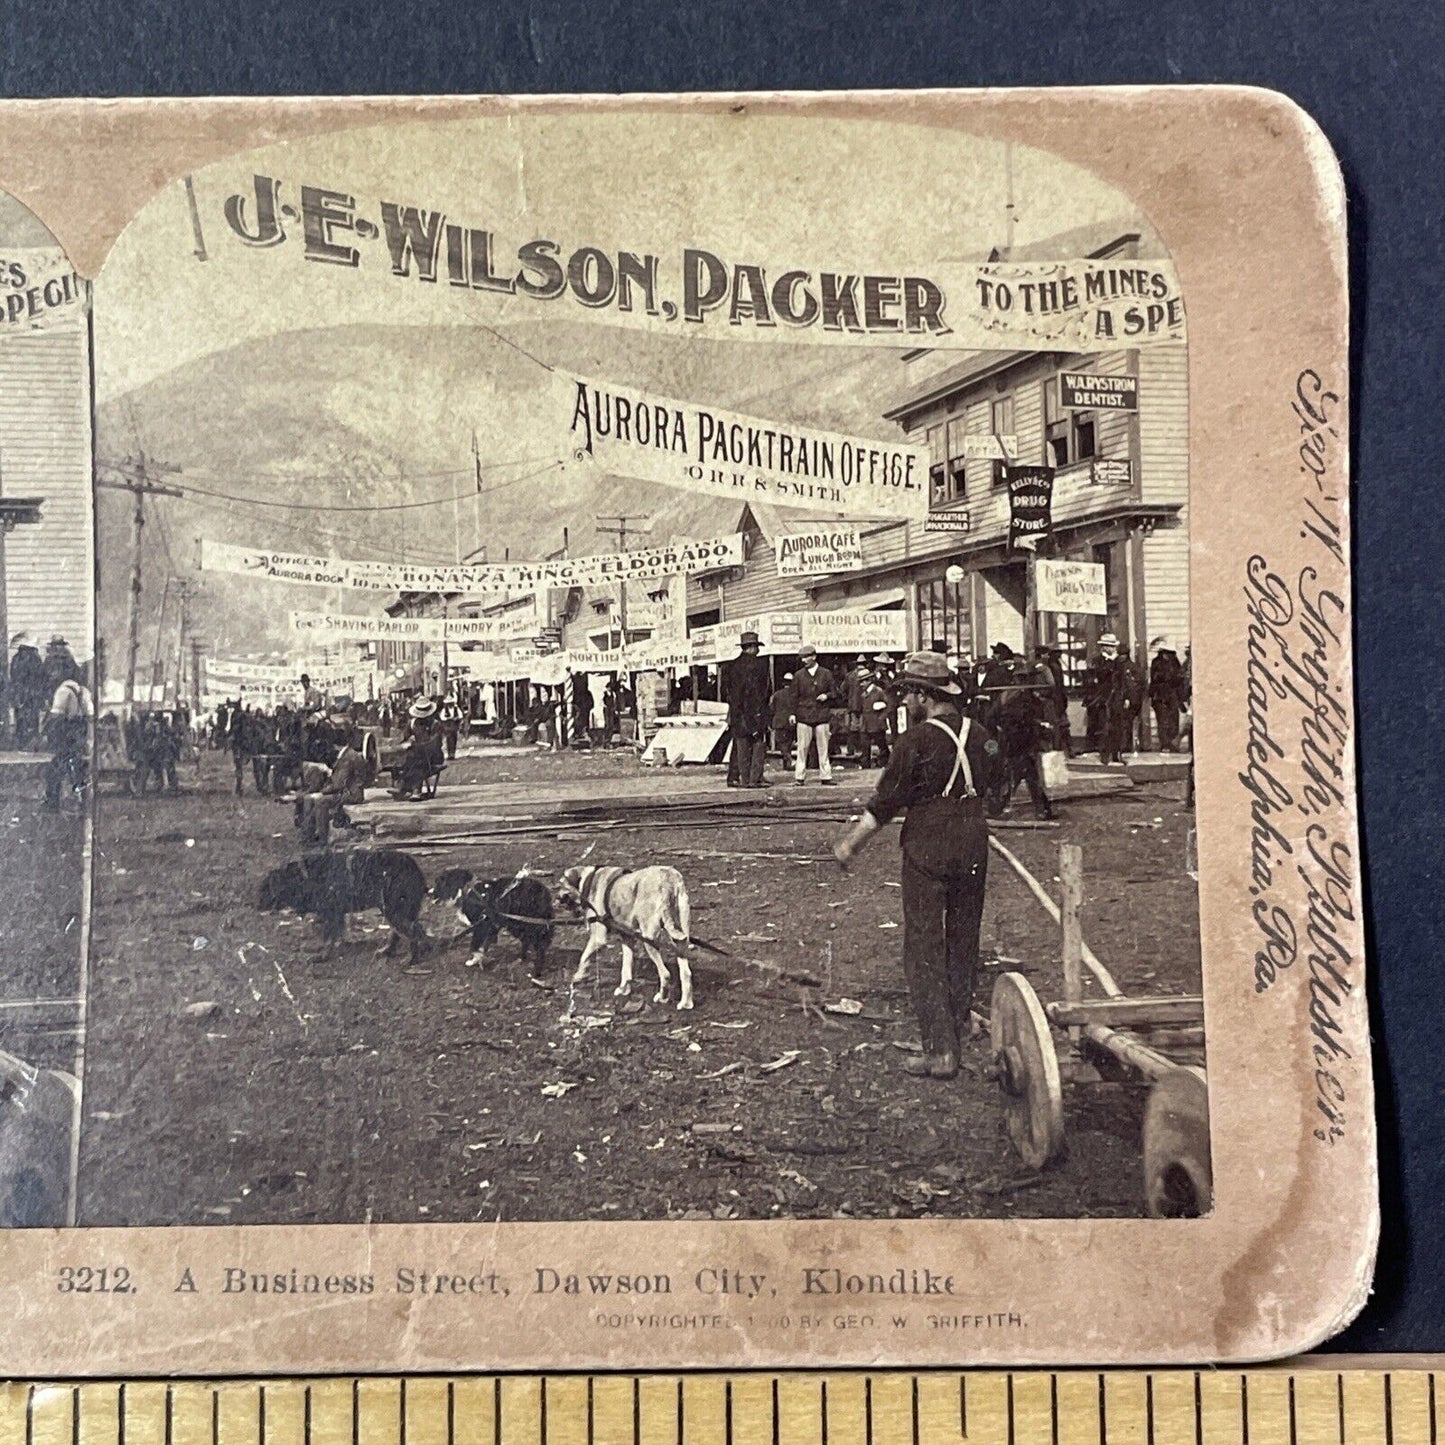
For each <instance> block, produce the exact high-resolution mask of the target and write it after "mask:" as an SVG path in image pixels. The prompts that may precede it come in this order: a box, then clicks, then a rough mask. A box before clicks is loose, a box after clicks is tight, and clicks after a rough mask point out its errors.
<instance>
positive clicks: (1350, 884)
mask: <svg viewBox="0 0 1445 1445" xmlns="http://www.w3.org/2000/svg"><path fill="white" fill-rule="evenodd" d="M1290 406H1291V411H1292V412H1293V415H1294V417H1295V419H1296V422H1297V424H1298V428H1299V438H1300V439H1299V447H1298V458H1299V474H1300V478H1301V480H1302V486H1301V491H1300V506H1301V511H1300V538H1301V539H1302V540H1303V541H1304V542H1305V543H1306V545H1307V548H1308V554H1309V560H1308V561H1307V562H1306V563H1305V565H1304V566H1302V567H1300V568H1299V569H1298V571H1296V572H1294V574H1293V575H1292V576H1291V575H1284V574H1283V573H1282V572H1281V571H1280V570H1278V569H1276V568H1275V567H1274V566H1273V565H1272V564H1271V562H1270V561H1269V559H1268V558H1267V557H1265V556H1263V555H1261V554H1258V553H1256V554H1255V555H1254V556H1252V557H1250V559H1249V561H1248V563H1247V564H1246V568H1245V584H1244V598H1245V611H1246V614H1247V616H1248V649H1247V654H1246V655H1247V659H1248V661H1247V673H1246V676H1247V689H1248V691H1247V696H1248V741H1247V744H1246V749H1245V752H1246V763H1245V767H1244V768H1243V770H1242V771H1241V772H1240V773H1239V775H1238V777H1239V783H1240V786H1241V787H1242V788H1243V789H1244V793H1245V797H1246V799H1247V803H1248V807H1249V813H1250V822H1251V828H1250V889H1249V892H1250V896H1251V898H1252V900H1253V902H1252V905H1251V914H1252V917H1253V922H1254V930H1255V944H1254V955H1253V977H1254V988H1255V992H1256V993H1260V994H1263V993H1265V992H1267V991H1269V990H1270V989H1272V988H1274V987H1275V985H1276V984H1278V983H1279V982H1280V981H1281V980H1282V979H1283V978H1285V977H1286V976H1287V975H1289V974H1290V973H1291V971H1292V970H1294V969H1295V967H1296V965H1300V967H1301V969H1302V970H1303V973H1304V976H1305V977H1306V978H1307V984H1306V985H1305V986H1306V987H1307V988H1308V993H1309V1009H1308V1015H1307V1017H1308V1021H1309V1025H1308V1026H1309V1033H1310V1036H1311V1039H1312V1043H1311V1045H1310V1048H1311V1056H1312V1059H1313V1063H1314V1069H1315V1104H1316V1107H1317V1108H1318V1111H1319V1115H1320V1120H1321V1122H1320V1123H1319V1124H1318V1127H1316V1128H1315V1129H1314V1131H1313V1132H1314V1136H1315V1138H1316V1139H1318V1140H1319V1141H1321V1142H1322V1143H1327V1144H1333V1143H1334V1142H1335V1140H1336V1139H1339V1138H1341V1137H1342V1136H1343V1134H1344V1132H1345V1125H1346V1118H1347V1102H1348V1101H1347V1097H1346V1088H1345V1084H1344V1082H1343V1080H1342V1078H1341V1074H1342V1072H1343V1070H1342V1069H1341V1067H1340V1066H1341V1064H1342V1063H1344V1062H1347V1061H1348V1060H1350V1059H1351V1057H1352V1055H1351V1053H1350V1050H1349V1048H1348V1047H1347V1046H1346V1044H1345V1042H1344V1033H1345V1022H1344V1014H1345V1010H1346V1007H1347V1000H1349V999H1350V997H1351V995H1352V994H1353V993H1354V992H1355V986H1356V985H1355V979H1354V978H1353V977H1352V973H1353V970H1354V968H1355V967H1356V965H1357V963H1358V960H1357V959H1356V958H1355V957H1354V956H1353V953H1352V951H1351V935H1352V932H1353V927H1352V925H1353V924H1354V922H1355V902H1354V894H1355V859H1354V854H1353V851H1352V849H1351V847H1350V844H1349V841H1348V838H1349V831H1348V830H1349V810H1348V807H1347V797H1348V794H1349V781H1348V769H1349V759H1350V745H1351V740H1350V731H1349V713H1348V710H1347V698H1346V696H1345V690H1344V689H1345V683H1344V676H1345V665H1344V664H1345V657H1346V649H1347V648H1348V645H1349V616H1348V610H1347V605H1346V601H1345V597H1344V595H1343V594H1344V591H1345V587H1346V576H1347V559H1346V556H1345V547H1344V539H1343V533H1342V522H1343V518H1344V509H1345V496H1344V492H1345V482H1344V480H1343V466H1342V463H1341V460H1340V452H1339V447H1340V445H1341V436H1340V427H1341V424H1342V421H1343V417H1344V409H1343V406H1342V405H1341V402H1340V398H1339V394H1338V393H1337V392H1334V391H1331V390H1330V389H1329V388H1328V387H1327V386H1326V384H1325V382H1324V380H1323V379H1322V378H1321V377H1320V375H1319V373H1318V372H1316V371H1313V370H1305V371H1303V372H1301V373H1300V375H1299V377H1298V379H1297V380H1296V382H1295V388H1294V395H1293V397H1292V398H1291V402H1290Z"/></svg>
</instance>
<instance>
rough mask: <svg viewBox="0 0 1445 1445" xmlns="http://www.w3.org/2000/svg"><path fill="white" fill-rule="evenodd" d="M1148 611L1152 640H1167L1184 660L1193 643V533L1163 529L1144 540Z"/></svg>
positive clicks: (1147, 617)
mask: <svg viewBox="0 0 1445 1445" xmlns="http://www.w3.org/2000/svg"><path fill="white" fill-rule="evenodd" d="M1144 610H1145V621H1146V625H1147V627H1148V632H1149V637H1148V638H1147V639H1146V641H1152V639H1154V638H1156V637H1159V636H1167V637H1168V638H1169V639H1170V640H1171V641H1172V642H1173V643H1174V646H1175V650H1176V651H1177V652H1178V653H1179V656H1180V657H1181V658H1182V657H1183V656H1184V649H1185V647H1186V646H1187V645H1188V643H1189V533H1188V531H1187V529H1185V528H1184V527H1170V528H1163V527H1161V528H1160V529H1159V530H1158V531H1156V532H1155V533H1154V535H1153V536H1152V537H1146V538H1145V539H1144Z"/></svg>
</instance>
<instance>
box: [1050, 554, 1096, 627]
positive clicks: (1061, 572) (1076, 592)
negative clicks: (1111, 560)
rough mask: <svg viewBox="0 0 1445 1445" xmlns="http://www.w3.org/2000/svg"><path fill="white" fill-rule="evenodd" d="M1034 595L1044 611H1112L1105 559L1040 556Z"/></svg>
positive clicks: (1092, 612) (1087, 612) (1092, 613)
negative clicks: (1106, 585) (1106, 587)
mask: <svg viewBox="0 0 1445 1445" xmlns="http://www.w3.org/2000/svg"><path fill="white" fill-rule="evenodd" d="M1034 598H1035V605H1036V606H1037V608H1038V610H1039V611H1040V612H1074V613H1086V614H1088V615H1089V616H1091V617H1105V616H1107V615H1108V611H1109V603H1108V598H1107V597H1106V595H1105V592H1104V564H1103V563H1102V562H1063V561H1055V560H1054V559H1053V558H1049V557H1040V558H1039V559H1038V560H1037V561H1036V562H1035V563H1034Z"/></svg>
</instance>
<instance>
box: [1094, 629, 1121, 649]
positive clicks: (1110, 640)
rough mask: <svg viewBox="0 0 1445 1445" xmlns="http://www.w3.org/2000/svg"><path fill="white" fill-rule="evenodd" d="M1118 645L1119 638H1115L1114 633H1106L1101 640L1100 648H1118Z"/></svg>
mask: <svg viewBox="0 0 1445 1445" xmlns="http://www.w3.org/2000/svg"><path fill="white" fill-rule="evenodd" d="M1118 645H1119V639H1118V638H1117V637H1115V636H1114V634H1113V633H1112V632H1106V633H1105V634H1104V635H1103V636H1102V637H1101V638H1100V639H1099V646H1100V647H1118Z"/></svg>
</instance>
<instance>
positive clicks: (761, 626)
mask: <svg viewBox="0 0 1445 1445" xmlns="http://www.w3.org/2000/svg"><path fill="white" fill-rule="evenodd" d="M744 632H756V633H757V634H758V641H759V644H760V648H759V650H760V651H761V653H762V654H763V656H764V657H768V656H779V655H781V656H793V655H795V654H796V653H797V652H798V651H799V649H800V648H801V647H802V646H803V644H804V643H808V642H811V643H812V644H813V646H814V647H816V648H817V649H818V651H819V652H852V653H859V652H863V653H867V654H868V655H869V656H872V654H873V653H875V652H906V651H907V650H908V616H907V614H906V613H905V612H904V611H902V610H901V609H897V610H887V611H885V610H878V611H866V612H853V611H844V610H843V609H841V608H840V609H838V610H837V611H828V612H763V613H759V614H757V615H756V616H754V617H738V618H734V619H732V620H731V621H728V622H722V623H718V624H717V625H716V626H713V627H700V628H698V629H696V630H695V631H694V632H693V634H692V636H691V637H690V638H689V641H690V642H691V643H692V650H693V661H694V663H695V664H697V665H699V666H701V665H703V664H706V663H716V662H730V661H731V660H732V659H733V658H734V657H736V656H737V655H738V651H739V646H738V639H739V638H740V637H741V636H742V635H743V633H744Z"/></svg>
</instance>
